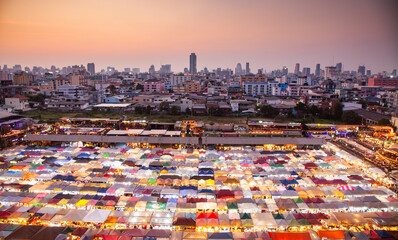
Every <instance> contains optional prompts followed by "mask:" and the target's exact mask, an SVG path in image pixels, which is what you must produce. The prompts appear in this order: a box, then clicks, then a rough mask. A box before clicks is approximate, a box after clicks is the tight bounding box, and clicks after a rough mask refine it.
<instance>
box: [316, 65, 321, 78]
mask: <svg viewBox="0 0 398 240" xmlns="http://www.w3.org/2000/svg"><path fill="white" fill-rule="evenodd" d="M320 76H321V64H319V63H318V64H317V65H316V67H315V77H320Z"/></svg>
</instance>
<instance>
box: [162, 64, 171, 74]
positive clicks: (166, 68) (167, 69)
mask: <svg viewBox="0 0 398 240" xmlns="http://www.w3.org/2000/svg"><path fill="white" fill-rule="evenodd" d="M159 72H160V73H171V64H165V65H162V66H161V67H160V69H159Z"/></svg>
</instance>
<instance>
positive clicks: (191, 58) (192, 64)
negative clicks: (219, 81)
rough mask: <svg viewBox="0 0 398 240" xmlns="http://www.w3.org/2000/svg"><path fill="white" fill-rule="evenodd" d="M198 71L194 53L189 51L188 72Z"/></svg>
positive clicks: (194, 72)
mask: <svg viewBox="0 0 398 240" xmlns="http://www.w3.org/2000/svg"><path fill="white" fill-rule="evenodd" d="M197 72H198V71H197V70H196V54H195V53H191V55H190V56H189V73H190V74H196V73H197Z"/></svg>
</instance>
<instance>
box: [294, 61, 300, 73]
mask: <svg viewBox="0 0 398 240" xmlns="http://www.w3.org/2000/svg"><path fill="white" fill-rule="evenodd" d="M294 74H296V75H299V74H300V63H296V67H295V68H294Z"/></svg>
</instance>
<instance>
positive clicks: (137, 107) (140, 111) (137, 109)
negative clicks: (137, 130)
mask: <svg viewBox="0 0 398 240" xmlns="http://www.w3.org/2000/svg"><path fill="white" fill-rule="evenodd" d="M134 112H135V113H137V114H143V113H144V109H143V107H141V106H136V107H135V108H134Z"/></svg>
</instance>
